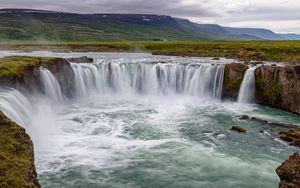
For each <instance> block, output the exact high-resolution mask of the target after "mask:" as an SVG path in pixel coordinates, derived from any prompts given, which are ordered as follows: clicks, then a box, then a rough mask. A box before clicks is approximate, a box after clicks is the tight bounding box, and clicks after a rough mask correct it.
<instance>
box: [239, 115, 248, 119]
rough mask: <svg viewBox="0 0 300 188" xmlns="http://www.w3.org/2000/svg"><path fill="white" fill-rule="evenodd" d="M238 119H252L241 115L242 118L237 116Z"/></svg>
mask: <svg viewBox="0 0 300 188" xmlns="http://www.w3.org/2000/svg"><path fill="white" fill-rule="evenodd" d="M237 118H239V119H241V120H245V119H250V117H249V116H247V115H240V116H237Z"/></svg>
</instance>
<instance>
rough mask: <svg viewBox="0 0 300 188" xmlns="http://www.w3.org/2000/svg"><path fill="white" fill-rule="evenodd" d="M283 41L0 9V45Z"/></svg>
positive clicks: (130, 17) (169, 20) (121, 17)
mask: <svg viewBox="0 0 300 188" xmlns="http://www.w3.org/2000/svg"><path fill="white" fill-rule="evenodd" d="M261 39H268V40H283V39H284V37H283V36H280V35H277V34H275V33H273V32H272V31H270V30H265V29H243V28H228V27H222V26H219V25H214V24H197V23H193V22H191V21H189V20H187V19H180V18H174V17H171V16H165V15H142V14H75V13H65V12H55V11H43V10H30V9H0V40H1V41H56V42H59V41H66V42H76V41H78V42H81V41H83V42H93V41H151V40H154V41H163V40H168V41H200V40H201V41H203V40H261Z"/></svg>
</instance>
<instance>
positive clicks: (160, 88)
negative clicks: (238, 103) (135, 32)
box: [72, 63, 224, 99]
mask: <svg viewBox="0 0 300 188" xmlns="http://www.w3.org/2000/svg"><path fill="white" fill-rule="evenodd" d="M72 68H73V70H74V72H75V80H76V90H77V92H76V93H77V94H78V96H79V97H80V96H82V95H85V94H87V93H88V92H89V91H96V92H98V93H101V94H105V93H107V92H114V93H120V94H124V93H139V94H152V95H167V94H187V95H192V96H203V97H213V98H217V99H221V94H222V87H223V75H224V65H221V64H215V65H211V64H188V65H183V64H176V63H156V64H154V63H100V64H72Z"/></svg>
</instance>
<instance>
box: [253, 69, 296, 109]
mask: <svg viewBox="0 0 300 188" xmlns="http://www.w3.org/2000/svg"><path fill="white" fill-rule="evenodd" d="M255 79H256V100H257V102H258V103H259V104H263V105H267V106H272V107H275V108H280V109H283V110H287V111H291V112H294V113H298V114H300V65H298V66H284V67H282V66H261V67H259V68H257V69H256V70H255Z"/></svg>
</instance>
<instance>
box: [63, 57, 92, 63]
mask: <svg viewBox="0 0 300 188" xmlns="http://www.w3.org/2000/svg"><path fill="white" fill-rule="evenodd" d="M66 60H67V61H69V62H71V63H93V61H94V59H93V58H89V57H87V56H82V57H74V58H67V59H66Z"/></svg>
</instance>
